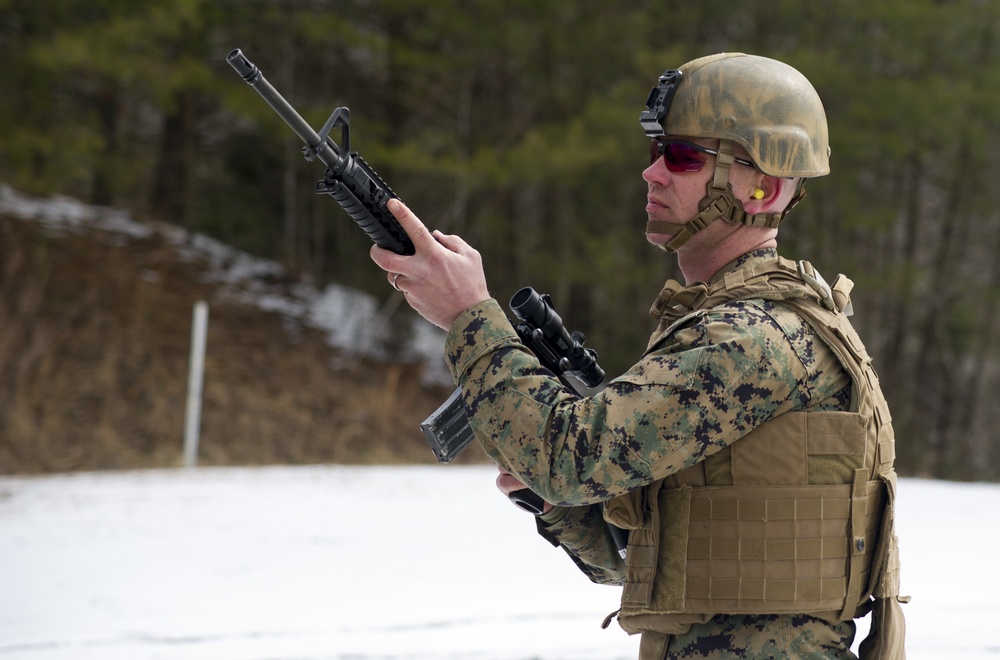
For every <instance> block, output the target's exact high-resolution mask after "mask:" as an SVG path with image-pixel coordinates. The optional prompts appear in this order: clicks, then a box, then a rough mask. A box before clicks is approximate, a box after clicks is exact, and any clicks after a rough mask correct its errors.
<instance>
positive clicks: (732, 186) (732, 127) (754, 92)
mask: <svg viewBox="0 0 1000 660" xmlns="http://www.w3.org/2000/svg"><path fill="white" fill-rule="evenodd" d="M646 106H647V110H646V111H644V112H643V113H642V114H641V116H640V123H641V124H642V127H643V130H644V131H645V133H646V135H647V136H648V137H649V138H650V139H651V140H652V142H651V145H650V167H649V168H648V169H647V170H646V171H645V172H644V173H643V178H645V179H646V181H647V182H648V183H649V184H650V206H649V207H647V211H648V212H649V216H650V217H649V219H650V224H649V225H648V226H647V234H659V235H661V236H663V241H662V243H664V244H665V245H664V247H665V248H666V249H668V250H676V249H677V248H679V247H680V246H681V245H683V244H684V243H685V242H686V241H687V240H688V239H689V238H691V236H693V235H694V234H696V233H698V232H700V231H702V230H703V229H704V228H705V227H707V226H708V225H709V224H711V223H713V222H715V221H716V220H718V219H720V218H721V219H722V220H724V221H725V222H727V223H729V224H730V225H739V224H741V223H742V224H747V225H750V226H754V227H769V228H776V227H777V226H778V224H779V223H780V222H781V220H782V219H783V218H784V216H785V214H787V212H788V211H789V210H790V209H791V207H792V206H794V205H795V204H796V203H797V202H798V201H799V200H800V199H801V198H802V196H803V195H804V193H803V184H804V181H805V179H807V178H811V177H817V176H823V175H825V174H828V173H829V171H830V165H829V158H830V147H829V139H828V134H827V125H826V113H825V111H824V110H823V104H822V102H821V101H820V98H819V95H818V94H817V93H816V90H815V89H814V88H813V86H812V85H811V84H810V83H809V81H808V80H807V79H806V78H805V77H804V76H803V75H802V74H801V73H799V72H798V71H796V70H795V69H794V68H792V67H790V66H788V65H787V64H784V63H782V62H778V61H776V60H773V59H769V58H766V57H758V56H754V55H745V54H743V53H723V54H719V55H711V56H708V57H702V58H699V59H696V60H694V61H691V62H688V63H687V64H684V65H683V66H681V67H680V68H679V69H671V70H668V71H665V72H664V73H663V74H662V75H661V76H660V78H659V80H658V81H657V85H656V86H655V87H654V88H653V90H652V91H651V92H650V95H649V98H648V99H647V101H646ZM709 164H711V165H713V167H705V165H709ZM699 172H700V173H701V176H700V177H694V179H692V178H688V179H686V180H685V179H684V177H686V176H688V177H690V175H693V174H695V173H699ZM671 183H676V184H677V185H678V186H679V187H680V188H683V186H684V185H688V186H690V185H697V186H698V187H700V188H701V189H702V190H704V191H705V194H704V196H703V197H701V198H700V199H696V204H695V203H694V202H692V204H691V208H687V209H684V208H682V207H683V206H684V205H683V204H681V203H680V202H679V201H677V202H670V201H669V200H666V199H659V198H658V197H657V192H659V193H663V192H665V191H666V189H667V188H669V186H670V184H671ZM657 184H663V186H664V187H663V188H661V189H659V190H658V191H657V190H654V189H655V188H657ZM678 192H680V190H679V191H678ZM658 201H664V202H666V206H667V207H671V206H672V207H674V208H670V209H669V210H670V212H669V213H667V212H666V211H665V210H664V209H660V208H658V205H657V202H658ZM679 214H680V215H679ZM681 215H684V216H686V217H681ZM679 225H683V228H681V227H680V226H679ZM651 240H652V241H653V242H659V241H656V240H653V239H651Z"/></svg>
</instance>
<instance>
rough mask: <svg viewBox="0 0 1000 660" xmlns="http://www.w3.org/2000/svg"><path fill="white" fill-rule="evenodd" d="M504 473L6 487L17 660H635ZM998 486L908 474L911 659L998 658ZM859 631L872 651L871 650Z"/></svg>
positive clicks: (3, 620)
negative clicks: (604, 625) (540, 533)
mask: <svg viewBox="0 0 1000 660" xmlns="http://www.w3.org/2000/svg"><path fill="white" fill-rule="evenodd" d="M495 474H496V473H495V469H494V468H490V467H485V466H482V467H479V466H476V467H465V466H425V467H344V466H316V467H296V468H287V467H275V468H197V469H188V470H184V469H179V470H173V471H171V470H166V471H139V472H122V473H83V474H69V475H54V476H44V477H30V478H19V477H4V478H0V660H153V659H157V660H175V659H176V660H181V659H183V660H237V659H238V660H264V659H276V658H283V659H301V660H306V659H310V660H311V659H319V658H330V659H332V658H337V659H344V660H346V659H348V658H350V659H356V660H360V659H376V658H378V659H383V660H388V659H400V660H401V659H404V658H405V659H413V660H424V659H431V658H433V659H451V660H454V659H459V658H463V659H464V658H472V659H476V658H479V659H500V660H502V659H524V660H527V659H529V658H534V659H539V660H542V659H556V658H560V659H565V660H588V659H594V660H596V659H602V660H607V659H609V658H634V657H635V655H636V649H637V640H636V639H635V638H630V637H628V636H627V635H625V634H624V633H623V632H622V631H621V630H620V629H619V628H618V627H617V625H615V624H613V625H612V627H611V628H610V629H608V630H601V629H600V623H601V620H602V619H603V618H604V616H605V615H606V614H608V613H609V612H611V611H612V610H614V609H616V607H617V603H616V601H617V597H618V590H617V589H616V588H614V587H602V586H597V585H593V584H591V583H590V582H589V581H588V580H587V579H586V578H584V577H583V576H582V575H581V574H579V573H577V571H576V569H575V567H574V566H573V565H572V563H571V562H570V561H569V559H567V558H566V557H565V556H564V555H563V554H562V552H561V551H560V550H557V549H556V548H553V547H551V546H549V545H548V544H547V543H545V542H544V541H543V540H541V539H540V538H538V537H537V536H535V534H534V530H533V527H534V525H533V522H532V520H531V518H530V516H528V515H527V514H525V513H523V512H521V511H520V510H519V509H517V508H516V507H514V506H512V505H511V504H509V503H508V502H507V501H506V500H505V499H504V498H503V497H502V496H500V495H499V494H498V493H497V491H495V489H494V486H493V479H494V476H495ZM998 511H1000V487H997V486H992V485H979V484H952V483H944V482H935V481H922V480H912V479H903V480H901V482H900V487H899V523H898V531H899V534H900V536H901V539H902V544H903V546H902V547H903V552H902V560H903V591H904V592H905V593H907V594H910V595H912V596H913V602H912V603H911V604H909V605H907V606H906V607H905V611H906V614H907V618H908V627H909V637H908V649H907V650H908V655H909V658H910V659H911V660H914V659H918V660H919V659H923V658H973V659H976V658H996V657H1000V641H997V633H996V629H997V628H996V622H997V620H998V619H1000V605H998V604H997V598H996V594H997V593H998V592H1000V577H998V575H1000V572H998V569H997V563H996V555H995V552H996V548H997V547H998V542H1000V527H998V525H997V521H998V513H997V512H998ZM862 634H863V633H862V632H861V631H859V638H860V637H861V636H862Z"/></svg>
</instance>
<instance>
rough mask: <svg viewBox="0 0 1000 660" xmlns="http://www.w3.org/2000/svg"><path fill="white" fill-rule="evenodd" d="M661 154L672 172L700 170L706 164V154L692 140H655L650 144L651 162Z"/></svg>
mask: <svg viewBox="0 0 1000 660" xmlns="http://www.w3.org/2000/svg"><path fill="white" fill-rule="evenodd" d="M660 156H663V163H664V164H665V165H666V166H667V169H668V170H669V171H671V172H700V171H701V168H702V167H703V166H704V165H705V156H703V155H702V154H701V152H700V151H698V150H697V149H696V148H695V147H694V145H692V144H691V143H690V142H680V141H675V140H664V141H660V140H653V141H652V142H650V144H649V164H650V165H652V164H653V163H655V162H656V159H657V158H659V157H660Z"/></svg>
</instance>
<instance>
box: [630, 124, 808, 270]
mask: <svg viewBox="0 0 1000 660" xmlns="http://www.w3.org/2000/svg"><path fill="white" fill-rule="evenodd" d="M733 162H734V156H733V141H732V140H720V142H719V153H718V155H717V156H716V157H715V173H714V174H713V176H712V180H711V181H709V182H708V185H707V186H706V194H705V196H704V197H702V199H701V201H700V202H698V209H699V213H698V215H696V216H695V217H694V218H692V219H691V220H689V221H688V222H687V223H686V224H685V225H684V226H682V227H681V230H680V231H679V232H677V234H676V235H675V236H674V237H673V238H671V239H670V240H669V241H668V242H667V243H666V244H665V245H663V246H661V247H662V248H663V249H664V250H666V251H667V252H676V251H677V249H678V248H680V247H681V246H682V245H684V244H685V243H687V242H688V241H689V240H690V239H691V237H692V236H694V235H695V234H697V233H698V232H700V231H701V230H703V229H704V228H705V227H707V226H709V225H710V224H712V223H713V222H715V221H716V220H718V219H720V218H721V219H723V220H725V221H726V222H727V223H728V224H730V225H733V226H735V225H738V224H741V223H742V224H745V225H749V226H751V227H777V226H778V225H779V224H781V221H782V219H784V217H785V214H786V213H788V211H790V210H791V209H792V207H793V206H794V205H795V204H797V203H798V201H799V200H800V199H802V197H804V196H805V194H804V193H800V194H799V196H798V197H796V199H795V200H793V202H792V203H791V204H789V205H788V208H787V209H786V210H785V211H783V212H781V213H754V214H750V213H747V212H746V211H744V210H743V203H742V202H740V200H738V199H736V195H734V194H733V188H732V186H730V185H729V168H730V167H732V165H733ZM676 226H677V225H673V224H671V223H669V222H663V221H662V220H650V221H649V222H648V223H647V224H646V233H647V234H660V233H662V234H669V233H673V231H674V228H675V227H676Z"/></svg>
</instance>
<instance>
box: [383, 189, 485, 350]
mask: <svg viewBox="0 0 1000 660" xmlns="http://www.w3.org/2000/svg"><path fill="white" fill-rule="evenodd" d="M388 208H389V212H390V213H392V215H393V216H395V218H396V220H398V221H399V224H400V225H401V226H402V227H403V230H404V231H406V233H407V234H408V235H409V237H410V240H411V241H413V247H414V249H415V253H414V254H413V255H412V256H404V255H401V254H396V253H395V252H392V251H390V250H384V249H382V248H380V247H378V246H377V245H373V246H372V249H371V257H372V260H373V261H374V262H375V263H376V264H378V265H379V267H380V268H382V269H383V270H384V271H386V273H387V274H388V275H387V277H388V279H389V282H390V283H391V284H392V285H393V287H395V288H396V289H397V290H399V291H402V292H403V294H404V295H405V296H406V301H407V302H408V303H410V307H412V308H413V309H415V310H416V311H417V313H418V314H420V315H421V316H423V317H424V318H425V319H427V320H428V321H430V322H431V323H433V324H434V325H436V326H438V327H439V328H442V329H443V330H448V329H449V328H451V326H452V324H454V322H455V319H457V318H458V317H459V316H460V315H461V314H462V312H464V311H465V310H467V309H469V308H470V307H472V306H473V305H475V304H477V303H480V302H482V301H484V300H487V299H489V298H490V292H489V288H488V287H487V285H486V274H485V273H484V272H483V259H482V257H481V256H480V254H479V252H477V251H476V250H475V249H473V248H472V247H471V246H470V245H469V244H468V243H466V242H465V241H464V240H462V239H461V238H460V237H458V236H451V235H446V234H442V233H441V232H439V231H437V230H435V231H434V232H433V233H432V232H430V231H428V229H427V227H425V226H424V223H422V222H421V221H420V218H418V217H417V216H415V215H414V214H413V212H412V211H410V209H409V208H407V206H406V205H405V204H403V203H402V202H401V201H399V200H398V199H391V200H389V204H388Z"/></svg>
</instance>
